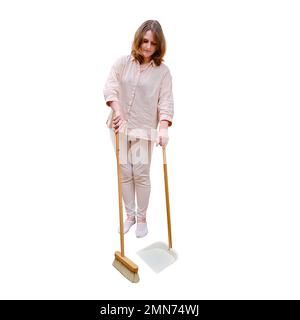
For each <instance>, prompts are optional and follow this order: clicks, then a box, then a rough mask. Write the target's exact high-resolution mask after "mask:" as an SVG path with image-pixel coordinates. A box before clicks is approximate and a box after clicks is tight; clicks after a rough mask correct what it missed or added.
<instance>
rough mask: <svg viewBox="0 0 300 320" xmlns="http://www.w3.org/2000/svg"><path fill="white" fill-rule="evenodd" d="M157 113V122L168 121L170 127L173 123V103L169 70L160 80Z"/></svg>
mask: <svg viewBox="0 0 300 320" xmlns="http://www.w3.org/2000/svg"><path fill="white" fill-rule="evenodd" d="M158 113H159V121H162V120H167V121H169V127H170V126H171V125H172V122H173V115H174V101H173V92H172V76H171V73H170V71H169V70H168V71H167V72H166V74H165V75H164V77H163V79H162V83H161V87H160V93H159V98H158Z"/></svg>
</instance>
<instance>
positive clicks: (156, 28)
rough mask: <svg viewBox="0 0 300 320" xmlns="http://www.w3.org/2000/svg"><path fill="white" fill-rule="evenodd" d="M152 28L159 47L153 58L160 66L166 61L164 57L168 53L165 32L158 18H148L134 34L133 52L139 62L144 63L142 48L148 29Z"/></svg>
mask: <svg viewBox="0 0 300 320" xmlns="http://www.w3.org/2000/svg"><path fill="white" fill-rule="evenodd" d="M149 30H151V31H152V33H153V37H154V39H155V41H156V42H157V47H156V48H157V49H156V51H155V52H154V53H153V55H152V57H151V58H152V59H153V60H154V62H155V64H156V65H157V66H160V65H161V63H162V62H163V61H164V59H163V57H164V55H165V53H166V39H165V36H164V33H163V31H162V27H161V25H160V23H159V22H158V21H157V20H147V21H145V22H144V23H142V24H141V26H140V27H139V28H138V29H137V31H136V32H135V35H134V40H133V42H132V46H131V54H132V56H133V57H134V58H135V60H137V61H138V62H139V63H141V64H142V63H143V61H144V57H143V54H142V52H141V50H140V48H141V45H142V42H143V39H144V35H145V34H146V32H147V31H149Z"/></svg>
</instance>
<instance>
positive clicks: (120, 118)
mask: <svg viewBox="0 0 300 320" xmlns="http://www.w3.org/2000/svg"><path fill="white" fill-rule="evenodd" d="M126 122H127V121H126V120H125V118H124V115H123V114H122V112H121V111H120V110H116V111H115V112H114V113H113V120H112V126H113V128H114V130H115V133H117V132H118V131H119V130H121V131H122V128H123V127H124V125H125V124H126Z"/></svg>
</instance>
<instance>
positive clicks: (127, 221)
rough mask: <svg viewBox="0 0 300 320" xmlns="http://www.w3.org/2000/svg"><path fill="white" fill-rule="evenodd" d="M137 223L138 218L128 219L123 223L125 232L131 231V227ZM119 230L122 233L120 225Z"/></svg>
mask: <svg viewBox="0 0 300 320" xmlns="http://www.w3.org/2000/svg"><path fill="white" fill-rule="evenodd" d="M135 223H136V219H134V220H132V221H131V220H128V219H127V220H126V221H125V222H124V223H123V227H124V234H125V233H127V232H128V231H129V229H130V228H131V227H132V226H133V225H134V224H135ZM118 232H119V233H120V227H119V228H118Z"/></svg>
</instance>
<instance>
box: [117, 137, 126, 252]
mask: <svg viewBox="0 0 300 320" xmlns="http://www.w3.org/2000/svg"><path fill="white" fill-rule="evenodd" d="M115 135H116V156H117V172H118V193H119V220H120V245H121V256H122V257H124V256H125V252H124V228H123V203H122V181H121V166H120V143H119V139H120V136H119V132H116V134H115Z"/></svg>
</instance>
